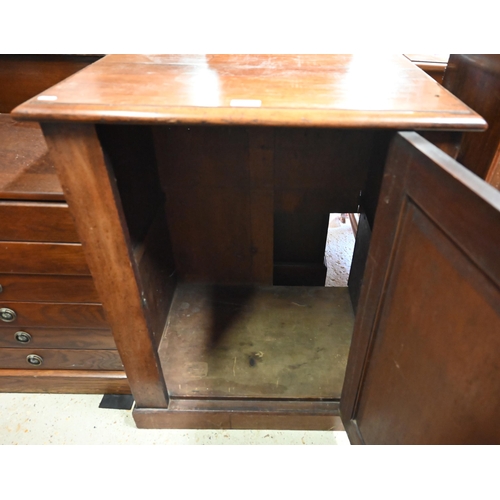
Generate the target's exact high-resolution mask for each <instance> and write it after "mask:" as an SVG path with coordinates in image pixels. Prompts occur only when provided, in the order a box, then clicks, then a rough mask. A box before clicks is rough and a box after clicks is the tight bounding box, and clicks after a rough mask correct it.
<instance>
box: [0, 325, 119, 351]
mask: <svg viewBox="0 0 500 500" xmlns="http://www.w3.org/2000/svg"><path fill="white" fill-rule="evenodd" d="M19 331H22V332H26V333H28V334H29V335H30V336H31V340H30V341H29V342H28V343H21V342H19V341H17V340H16V337H15V335H16V333H17V332H19ZM0 347H16V348H18V349H32V348H36V349H38V348H40V349H116V345H115V341H114V339H113V334H112V332H111V330H109V329H101V330H96V329H89V328H86V327H83V328H40V327H32V326H28V327H25V326H23V327H22V328H21V327H19V326H18V327H16V326H8V324H4V323H2V324H1V326H0Z"/></svg>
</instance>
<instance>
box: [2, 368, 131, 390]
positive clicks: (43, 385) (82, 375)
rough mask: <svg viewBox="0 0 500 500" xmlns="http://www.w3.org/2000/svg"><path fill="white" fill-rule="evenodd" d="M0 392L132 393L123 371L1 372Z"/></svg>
mask: <svg viewBox="0 0 500 500" xmlns="http://www.w3.org/2000/svg"><path fill="white" fill-rule="evenodd" d="M0 392H27V393H30V392H39V393H49V394H58V393H59V394H130V387H129V385H128V382H127V376H126V375H125V372H124V371H98V370H36V369H34V370H30V369H28V370H24V369H23V370H0Z"/></svg>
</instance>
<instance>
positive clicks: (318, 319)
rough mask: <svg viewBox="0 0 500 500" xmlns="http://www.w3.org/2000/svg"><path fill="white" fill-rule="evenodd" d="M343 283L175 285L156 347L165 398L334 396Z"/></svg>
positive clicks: (345, 315) (348, 330)
mask: <svg viewBox="0 0 500 500" xmlns="http://www.w3.org/2000/svg"><path fill="white" fill-rule="evenodd" d="M353 322H354V315H353V312H352V307H351V303H350V300H349V296H348V292H347V288H325V287H284V286H274V287H273V286H265V287H241V286H215V285H199V284H181V285H179V286H178V288H177V290H176V292H175V297H174V300H173V303H172V307H171V310H170V314H169V318H168V321H167V327H166V329H165V332H164V335H163V338H162V341H161V344H160V348H159V353H160V359H161V364H162V368H163V372H164V376H165V381H166V384H167V387H168V389H169V393H170V395H171V396H172V397H193V398H204V397H210V398H214V397H215V398H217V397H224V398H227V397H230V398H284V399H303V398H306V399H338V398H339V397H340V393H341V389H342V384H343V381H344V372H345V367H346V363H347V355H348V352H349V346H350V341H351V335H352V328H353Z"/></svg>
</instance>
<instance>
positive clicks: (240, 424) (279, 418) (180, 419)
mask: <svg viewBox="0 0 500 500" xmlns="http://www.w3.org/2000/svg"><path fill="white" fill-rule="evenodd" d="M133 416H134V420H135V423H136V425H137V427H138V428H140V429H257V430H258V429H261V430H262V429H266V430H324V431H326V430H334V431H343V430H344V427H343V425H342V422H341V420H340V417H339V401H270V400H268V401H265V400H234V399H233V400H207V399H198V400H196V399H171V400H170V404H169V408H168V409H154V408H137V407H136V408H135V409H134V411H133Z"/></svg>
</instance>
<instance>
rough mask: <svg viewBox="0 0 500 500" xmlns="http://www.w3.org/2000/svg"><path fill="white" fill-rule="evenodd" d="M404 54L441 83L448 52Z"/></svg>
mask: <svg viewBox="0 0 500 500" xmlns="http://www.w3.org/2000/svg"><path fill="white" fill-rule="evenodd" d="M405 56H406V57H407V58H408V59H409V60H410V61H411V62H412V63H414V64H415V65H416V66H417V67H419V68H420V69H421V70H423V71H425V72H426V73H427V74H428V75H429V76H431V77H432V78H434V80H436V82H438V83H443V78H444V73H445V71H446V66H447V65H448V59H449V57H450V55H449V54H405Z"/></svg>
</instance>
